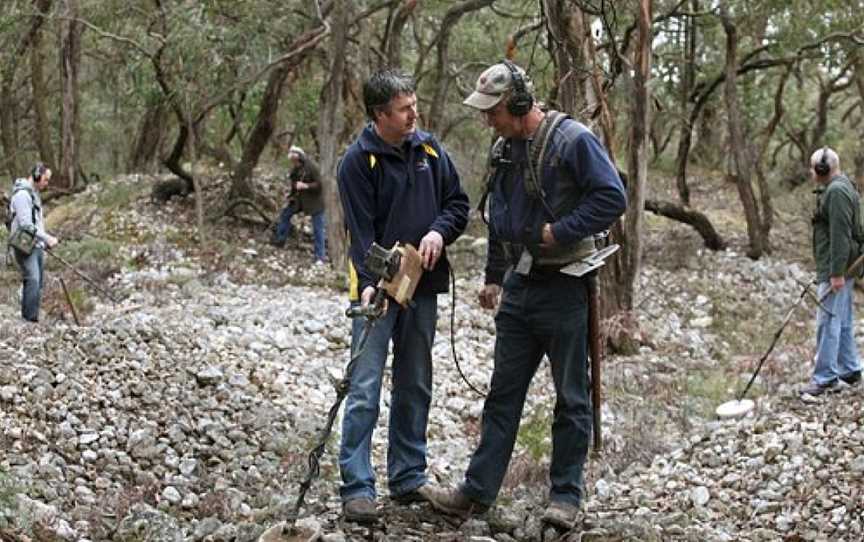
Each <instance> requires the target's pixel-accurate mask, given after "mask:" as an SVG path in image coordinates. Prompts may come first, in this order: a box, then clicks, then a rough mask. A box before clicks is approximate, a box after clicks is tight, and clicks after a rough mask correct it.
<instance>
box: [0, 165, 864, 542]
mask: <svg viewBox="0 0 864 542" xmlns="http://www.w3.org/2000/svg"><path fill="white" fill-rule="evenodd" d="M123 182H126V183H129V184H130V185H132V184H134V183H137V182H140V179H137V178H130V179H126V180H125V181H123ZM100 190H107V188H105V187H99V186H98V185H97V186H94V187H91V188H90V189H89V190H88V191H87V192H86V193H85V194H83V195H81V196H79V199H80V200H81V201H85V202H86V201H88V200H89V201H99V200H100V197H102V195H100ZM58 212H59V211H58ZM193 217H194V209H193V206H192V204H191V202H190V201H187V200H180V201H178V200H174V201H172V202H171V203H169V204H168V205H167V206H166V207H163V208H158V207H155V206H153V205H151V204H148V203H147V202H146V198H143V197H142V198H137V199H135V198H133V199H132V203H131V204H130V205H129V206H128V207H124V210H123V212H122V213H104V214H102V215H100V216H97V217H93V216H90V217H89V218H88V220H89V222H88V228H87V232H88V233H87V235H88V236H93V237H98V238H106V237H111V236H112V235H113V236H115V237H117V239H119V235H120V233H119V232H123V234H124V236H123V242H122V243H120V242H119V241H118V242H117V243H116V244H114V245H112V246H113V247H114V248H113V249H112V251H111V255H110V259H112V261H118V262H121V264H117V265H114V266H108V268H106V267H104V266H103V267H101V268H100V267H98V266H96V267H94V268H93V269H94V272H98V274H99V277H98V278H99V284H101V285H102V286H103V287H105V288H109V289H110V290H111V291H112V292H114V293H115V294H116V295H117V297H120V298H121V300H120V301H119V302H118V303H111V302H109V301H107V300H105V299H100V298H97V297H94V296H95V294H94V293H93V291H92V289H90V293H91V296H90V297H89V298H88V299H87V301H86V303H83V304H84V305H86V307H87V310H86V311H84V314H82V315H81V317H82V320H83V321H82V322H81V323H82V325H80V326H78V325H74V323H73V322H72V318H71V315H70V313H69V311H68V310H67V309H65V308H64V304H63V298H62V297H61V294H60V293H59V292H60V288H59V285H57V284H56V283H54V282H51V283H49V286H48V289H49V292H48V294H46V295H47V299H46V313H47V314H46V318H44V319H43V320H44V321H43V322H42V323H40V324H39V325H38V326H35V327H32V326H25V325H24V324H22V323H20V322H19V320H18V318H17V307H16V306H15V304H14V292H9V294H8V295H7V296H6V297H5V298H4V299H5V302H4V303H3V304H2V305H0V428H2V436H0V540H70V541H72V540H75V541H83V540H92V541H96V540H118V541H129V542H131V541H139V540H141V541H143V540H153V541H156V540H158V541H162V540H166V541H167V540H171V541H173V540H178V541H179V540H193V541H198V540H202V541H203V540H207V541H234V540H237V541H247V540H248V541H252V540H256V539H257V538H258V537H259V536H260V535H261V533H262V532H263V531H264V530H265V529H266V528H268V527H270V526H271V525H273V524H275V523H276V522H278V521H279V520H280V519H282V518H283V517H284V514H285V513H286V511H288V510H290V509H291V507H292V506H293V504H294V502H295V499H296V496H297V491H298V486H299V482H300V480H301V479H302V478H303V477H304V476H305V474H306V472H307V471H306V469H307V464H306V456H307V454H308V452H309V451H310V449H311V448H312V447H313V446H314V444H315V442H316V439H317V438H318V435H319V432H320V428H321V427H322V425H323V423H324V421H325V419H326V412H327V410H328V409H329V408H330V406H331V405H332V403H333V401H334V399H335V391H334V382H336V381H338V380H339V379H340V378H341V376H342V370H343V368H344V365H345V363H346V362H347V348H348V339H349V336H348V322H347V320H346V318H345V317H344V314H343V312H344V309H345V307H346V303H345V292H344V291H342V289H341V288H340V286H341V285H342V281H341V278H340V276H339V274H338V273H337V272H335V271H334V270H332V269H330V268H328V267H316V266H312V265H310V262H311V247H309V246H308V239H307V238H306V237H302V236H301V241H300V243H299V244H294V245H291V246H290V247H289V249H288V250H277V249H275V248H273V247H270V246H269V245H267V244H266V238H267V234H266V232H264V231H263V230H261V229H255V228H254V227H247V226H245V225H242V224H241V223H239V222H237V221H234V220H231V219H224V220H222V221H220V222H219V223H218V225H217V226H216V230H215V232H214V236H215V237H216V238H217V239H221V241H220V242H219V243H215V242H214V243H213V244H212V246H208V249H206V250H203V249H200V248H198V247H197V246H196V245H195V243H192V242H191V241H190V240H189V239H188V235H186V234H185V233H184V232H185V231H188V228H187V224H188V223H189V221H191V220H192V218H193ZM307 227H308V225H307ZM232 239H234V240H235V241H232ZM236 239H243V240H242V241H240V242H237V241H236ZM482 245H483V242H482V239H477V238H475V237H471V236H468V237H466V238H464V239H463V240H461V241H460V242H459V245H458V246H457V247H454V248H453V249H452V251H451V252H452V253H453V254H454V258H455V260H456V261H457V262H458V265H457V280H458V286H457V296H456V299H455V306H454V303H453V300H452V298H451V297H450V296H442V297H441V299H440V313H439V327H438V334H437V337H436V340H435V344H434V347H433V356H434V359H435V362H436V383H435V391H434V398H433V409H432V415H431V416H432V417H431V420H430V427H429V433H430V435H429V436H430V450H429V460H430V465H429V474H430V477H431V478H432V479H433V480H434V481H436V482H437V483H441V484H444V485H450V484H454V483H457V482H458V481H459V479H460V476H461V473H462V471H463V469H464V467H465V465H466V464H467V461H468V457H469V454H470V452H471V451H472V449H473V447H474V445H475V444H476V439H477V434H478V428H479V422H480V413H481V409H482V400H481V399H479V398H478V397H477V395H476V394H475V393H474V392H473V391H471V390H470V389H469V387H468V386H467V385H466V384H465V383H464V382H463V380H462V378H461V377H460V375H459V372H458V370H457V366H456V364H455V363H454V361H453V359H452V354H451V345H452V344H453V341H455V346H456V352H457V354H458V358H459V364H460V367H461V369H462V371H463V372H464V373H465V376H466V377H467V379H468V380H469V381H470V382H472V383H473V384H475V385H477V386H479V387H484V386H485V385H486V383H487V382H488V378H489V374H490V371H491V346H492V342H493V323H492V319H491V315H490V314H488V313H486V312H485V311H482V310H481V309H479V308H478V307H477V305H476V303H474V298H475V291H476V285H477V284H478V283H479V280H480V274H479V271H478V262H479V257H480V254H482V251H483V248H482ZM733 246H734V244H733ZM106 258H107V256H106ZM645 263H646V265H645V269H644V272H643V274H642V276H641V277H640V279H639V289H638V291H639V294H640V302H639V307H638V314H637V318H638V321H639V323H640V326H641V330H642V337H641V346H640V348H639V351H638V352H637V353H633V354H628V355H623V354H613V355H611V356H610V358H609V359H608V360H607V366H606V372H605V374H604V385H605V389H606V394H607V401H606V403H605V404H604V410H603V414H604V424H603V433H604V438H605V446H604V450H603V451H602V452H601V453H598V454H594V455H592V458H591V460H590V462H589V465H588V468H587V472H586V489H587V500H586V502H585V518H584V522H583V523H582V524H581V525H580V526H579V529H578V530H579V532H576V531H574V532H571V533H565V532H558V531H555V530H553V529H548V528H544V526H543V525H541V524H540V522H539V521H538V518H539V516H540V514H541V512H542V509H543V506H544V504H545V502H544V497H545V475H546V469H547V467H548V457H549V448H550V441H549V435H548V425H549V419H550V418H549V411H550V410H551V406H552V404H553V401H554V393H553V392H552V386H551V381H550V379H549V375H548V373H547V372H545V371H540V372H539V373H538V375H537V377H536V378H535V382H534V384H533V386H532V390H531V393H530V394H529V400H528V403H527V405H526V408H525V417H524V420H523V422H524V423H523V427H522V429H521V432H520V437H519V443H518V446H517V451H516V453H515V455H514V460H513V462H512V464H511V469H510V472H509V474H508V477H507V480H506V482H505V488H504V490H503V492H502V495H501V496H500V498H499V501H498V505H497V506H495V507H494V508H493V509H492V510H491V511H490V512H489V513H488V514H486V515H484V516H481V517H478V518H474V519H471V520H469V521H466V522H455V521H453V520H452V519H448V518H445V517H442V516H440V515H437V514H435V513H433V512H432V511H431V510H430V509H429V507H428V505H425V504H415V505H411V506H407V507H406V506H397V505H395V504H394V503H391V502H390V501H389V500H388V499H387V498H386V486H385V485H382V484H381V481H382V480H384V479H385V477H384V476H383V470H382V469H381V467H382V466H383V464H384V462H385V459H384V457H385V453H386V438H387V434H386V425H385V424H384V423H383V422H382V423H381V424H379V428H378V430H377V431H376V433H375V436H374V443H375V447H374V458H375V463H376V465H377V466H378V467H379V491H380V493H381V494H382V495H381V498H380V499H379V501H380V506H381V510H382V514H383V516H384V521H382V522H381V523H380V524H379V525H377V526H374V527H371V528H367V527H361V526H358V525H353V524H346V523H344V522H342V521H341V519H340V517H339V510H340V505H339V500H338V490H337V488H338V471H337V468H336V466H335V462H334V461H335V455H336V452H337V449H338V440H337V438H338V428H339V424H338V423H337V424H336V433H337V436H334V437H333V438H331V440H330V442H329V445H328V447H327V450H326V453H325V454H324V456H323V458H322V465H321V476H320V478H319V479H317V480H316V481H315V483H314V484H313V485H312V487H311V489H310V491H309V493H308V494H307V506H306V507H305V508H304V510H303V513H302V515H303V516H304V522H305V525H307V526H309V527H310V528H312V529H315V530H317V531H319V532H320V534H321V537H322V539H323V540H327V541H330V542H337V541H340V540H392V541H403V540H438V541H458V540H473V541H476V542H481V541H489V540H497V541H502V542H505V541H513V540H573V541H576V540H604V541H605V540H609V541H611V540H658V541H660V540H663V541H665V540H694V541H705V540H708V541H721V540H728V541H732V540H754V541H755V540H765V541H768V540H784V541H789V542H791V541H799V540H808V541H809V540H826V541H827V540H832V541H834V540H847V541H857V540H861V539H864V519H862V516H864V431H862V420H864V414H862V400H861V398H862V391H861V390H860V389H857V390H847V391H844V392H843V393H841V394H838V395H835V396H831V397H829V398H826V399H824V400H822V401H819V402H816V403H803V402H801V401H800V400H799V399H798V398H797V396H796V394H795V386H797V385H798V384H800V383H801V382H803V381H804V380H805V379H806V376H807V374H808V371H809V369H810V363H809V361H808V360H809V359H810V357H811V356H812V336H813V327H812V322H811V319H812V303H805V304H804V305H803V306H802V308H801V309H799V310H798V311H797V312H796V313H795V314H794V317H793V319H792V321H791V323H790V325H789V326H788V328H787V329H786V331H785V334H784V335H783V338H782V339H781V340H780V342H779V344H778V346H777V348H776V349H775V351H774V353H773V354H772V356H771V358H769V361H768V362H767V364H766V368H765V369H764V370H763V373H762V376H761V377H760V379H759V380H758V381H757V385H756V388H755V389H754V391H753V394H752V395H753V397H754V398H758V407H757V409H756V410H755V412H754V413H752V414H751V415H749V416H748V417H746V418H744V419H742V420H733V421H718V420H716V419H714V416H713V410H714V407H716V406H717V404H719V403H721V402H723V401H726V400H728V399H731V398H732V397H734V394H735V392H736V391H737V390H740V389H741V388H742V386H743V383H744V381H745V380H746V378H748V377H749V375H750V371H752V369H753V367H754V366H755V363H756V361H757V360H758V358H759V357H760V356H761V355H762V353H763V352H764V351H765V349H766V348H767V346H768V344H769V342H770V339H771V337H772V335H773V334H774V332H775V331H776V329H777V327H778V326H779V324H780V322H781V320H782V319H783V316H785V313H786V311H787V310H788V309H789V308H790V307H791V306H792V305H793V304H794V303H795V301H796V300H797V299H798V296H799V293H800V291H801V289H802V286H801V285H802V283H805V282H806V281H807V280H808V279H809V278H810V274H809V272H808V270H807V269H805V268H804V267H802V266H801V265H799V264H796V263H790V261H789V259H788V258H782V257H780V256H774V257H767V258H763V259H761V260H759V261H756V262H754V261H752V260H749V259H748V258H746V257H744V256H743V255H741V254H740V253H739V252H737V251H736V250H735V249H734V248H733V249H730V250H728V251H726V252H722V253H711V252H705V251H702V250H700V249H699V248H698V239H694V236H693V235H692V234H691V233H690V232H688V231H687V230H686V229H683V228H678V227H674V226H668V225H661V226H660V227H659V228H658V223H652V233H651V236H650V237H649V243H648V246H647V250H646V262H645ZM49 273H53V274H54V275H55V276H59V275H60V274H61V268H60V267H59V266H57V262H53V263H51V262H49ZM62 273H63V276H64V277H66V279H65V280H66V281H67V282H69V283H73V282H76V279H75V277H74V275H71V274H69V273H68V272H62ZM5 275H6V279H7V282H6V284H7V287H9V288H11V287H10V286H8V285H9V284H12V283H14V271H11V270H7V271H5ZM80 287H81V288H87V287H86V286H84V285H82V286H80ZM74 298H75V296H73V299H74ZM451 314H452V318H453V319H454V320H453V321H454V325H451ZM615 326H616V323H615V322H614V321H613V322H608V323H607V329H608V330H609V331H610V332H614V331H615ZM381 411H382V412H381V419H382V420H384V419H386V417H387V416H388V415H389V409H388V400H387V397H386V394H385V396H384V398H383V400H382V405H381Z"/></svg>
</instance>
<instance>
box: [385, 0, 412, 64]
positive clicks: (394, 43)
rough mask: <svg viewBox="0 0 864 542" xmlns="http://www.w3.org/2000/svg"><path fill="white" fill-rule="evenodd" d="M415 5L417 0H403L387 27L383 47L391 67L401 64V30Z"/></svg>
mask: <svg viewBox="0 0 864 542" xmlns="http://www.w3.org/2000/svg"><path fill="white" fill-rule="evenodd" d="M416 7H417V0H403V1H402V4H401V5H400V6H399V8H398V9H397V10H396V12H395V13H394V14H393V20H392V21H391V22H390V26H389V27H388V28H387V39H386V43H385V44H384V48H383V49H384V50H385V51H387V63H388V65H389V66H390V67H392V68H398V67H400V66H401V65H402V31H403V30H404V29H405V24H406V23H407V22H408V19H409V18H410V17H411V14H412V13H414V8H416Z"/></svg>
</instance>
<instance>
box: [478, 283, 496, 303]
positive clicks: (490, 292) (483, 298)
mask: <svg viewBox="0 0 864 542" xmlns="http://www.w3.org/2000/svg"><path fill="white" fill-rule="evenodd" d="M500 295H501V287H500V286H498V285H497V284H484V285H483V287H482V288H480V294H479V295H478V296H477V297H478V298H479V299H480V306H481V307H483V308H484V309H494V308H495V307H497V306H498V297H499V296H500Z"/></svg>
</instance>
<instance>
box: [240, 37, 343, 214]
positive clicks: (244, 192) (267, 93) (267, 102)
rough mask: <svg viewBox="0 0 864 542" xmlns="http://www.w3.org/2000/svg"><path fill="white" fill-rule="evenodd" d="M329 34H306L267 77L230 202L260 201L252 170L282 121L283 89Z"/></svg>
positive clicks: (294, 43)
mask: <svg viewBox="0 0 864 542" xmlns="http://www.w3.org/2000/svg"><path fill="white" fill-rule="evenodd" d="M328 32H329V29H328V28H327V27H326V26H324V27H319V28H315V29H313V30H309V31H307V32H304V33H303V34H302V35H301V36H299V37H298V38H297V39H296V40H294V42H293V44H292V45H291V47H290V48H289V51H291V52H293V53H295V54H291V55H290V56H289V57H288V58H287V60H285V61H283V62H281V63H280V64H278V65H277V66H275V67H274V68H273V69H272V70H271V71H270V74H269V75H268V76H267V87H266V88H265V90H264V95H263V96H262V97H261V102H260V105H259V108H258V117H257V118H256V119H255V126H254V127H253V128H252V131H251V133H250V134H249V138H248V139H247V141H246V144H245V145H244V146H243V156H242V158H241V159H240V162H239V163H238V164H237V167H236V168H235V169H234V173H233V174H232V175H231V189H230V192H229V197H228V199H229V200H231V199H235V198H246V199H251V200H253V201H257V200H258V197H257V196H258V195H257V194H256V193H255V189H254V187H253V185H252V183H250V182H249V179H250V177H251V175H252V170H253V169H254V168H255V166H256V165H257V164H258V159H259V158H261V154H262V153H263V152H264V149H265V148H266V147H267V143H268V142H269V141H270V136H272V135H273V131H274V126H275V123H276V119H277V118H278V113H279V106H280V104H281V103H282V89H283V87H284V85H285V80H286V79H287V77H288V74H290V73H291V72H292V71H293V70H294V69H295V68H296V67H297V66H299V65H300V64H301V63H302V62H303V60H304V59H305V58H306V57H307V56H308V55H309V53H310V52H312V51H313V50H315V47H316V45H317V43H318V42H319V41H320V40H321V39H323V37H324V36H325V35H326V34H327V33H328Z"/></svg>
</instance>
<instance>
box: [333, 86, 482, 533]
mask: <svg viewBox="0 0 864 542" xmlns="http://www.w3.org/2000/svg"><path fill="white" fill-rule="evenodd" d="M363 101H364V105H365V107H366V113H367V115H368V117H369V120H370V121H371V122H370V123H369V124H368V125H367V126H366V128H365V129H364V130H363V133H362V134H360V137H358V138H357V140H356V141H355V142H354V143H353V144H351V146H350V147H349V148H348V150H347V151H346V153H345V156H344V157H343V159H342V161H341V163H340V165H339V172H338V176H337V180H338V184H339V195H340V197H341V200H342V207H343V209H344V211H345V221H346V224H347V226H348V232H349V235H350V242H351V245H350V248H349V257H350V265H351V277H352V284H351V292H350V297H351V301H352V302H354V303H360V304H362V305H367V304H368V303H369V302H370V300H371V299H372V297H373V296H374V294H375V284H376V277H375V276H374V275H373V274H372V273H371V272H370V271H369V270H368V269H366V266H365V265H364V258H365V255H366V252H367V251H368V250H369V247H370V246H371V244H372V242H375V243H377V244H378V245H381V246H382V247H385V248H390V247H392V246H393V245H394V244H395V243H397V242H400V243H410V244H411V245H413V246H415V247H416V248H417V250H418V252H419V253H420V256H421V258H422V260H423V268H424V270H425V271H424V273H423V276H422V278H421V280H420V282H419V284H418V285H417V289H416V290H415V293H414V298H413V304H412V306H410V307H408V308H403V307H401V306H399V305H398V304H397V303H395V302H391V303H388V306H387V310H386V313H385V314H384V316H382V317H381V318H380V319H379V320H378V322H377V323H376V325H375V327H374V328H373V329H372V332H371V333H370V335H369V338H368V339H367V341H366V345H365V348H364V350H363V353H362V355H360V357H359V358H358V359H357V361H356V362H355V365H354V369H353V372H352V376H351V386H350V390H349V392H348V397H347V399H346V406H345V414H344V417H343V423H342V443H341V449H340V452H339V467H340V470H341V474H342V482H343V484H342V487H341V488H340V494H341V496H342V501H343V512H344V516H345V519H346V520H349V521H360V522H371V521H375V520H376V519H377V515H378V514H377V509H376V506H375V497H376V490H375V474H374V470H373V468H372V464H371V461H370V449H371V441H372V431H373V429H374V428H375V424H376V422H377V419H378V413H379V403H380V394H381V382H382V378H383V375H384V365H385V362H386V359H387V349H388V345H389V343H390V342H391V341H392V343H393V368H392V390H391V396H390V423H389V441H390V442H389V447H388V451H387V456H388V457H387V477H388V486H389V492H390V495H391V497H392V498H393V499H394V500H396V501H397V502H411V501H415V500H422V499H424V498H425V494H426V492H427V491H428V489H429V486H428V485H427V479H426V425H427V421H428V417H429V405H430V402H431V392H432V354H431V349H432V343H433V341H434V340H435V323H436V319H437V312H438V304H437V299H436V295H437V294H439V293H443V292H446V291H447V289H448V278H449V277H448V269H449V264H448V262H447V256H446V253H445V246H447V245H449V244H450V243H452V242H453V241H455V240H456V238H457V237H459V235H460V234H461V233H462V232H463V231H464V229H465V226H466V225H467V222H468V208H469V205H468V196H467V195H466V194H465V192H464V191H463V190H462V187H461V184H460V182H459V175H458V174H457V173H456V169H455V168H454V166H453V163H452V162H451V160H450V157H449V156H448V155H447V153H446V151H444V149H443V148H442V147H441V145H440V144H439V143H438V142H437V141H436V140H435V138H434V137H433V136H432V135H431V134H428V133H426V132H423V131H421V130H418V129H417V97H416V94H415V84H414V81H413V79H412V78H410V77H409V76H407V75H404V74H402V73H400V72H397V71H392V70H384V71H381V72H378V73H375V74H374V75H372V77H371V78H370V79H369V81H367V82H366V84H365V85H364V87H363ZM362 327H363V323H362V322H360V320H359V319H355V321H354V325H353V329H352V343H353V344H352V352H353V351H354V348H353V346H355V345H356V343H357V340H358V338H359V335H360V332H361V329H362Z"/></svg>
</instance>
